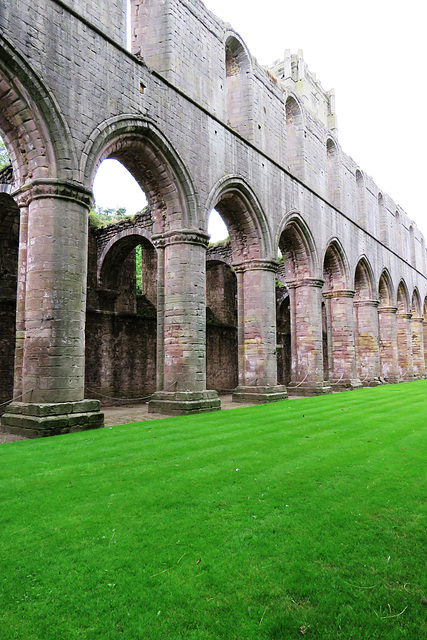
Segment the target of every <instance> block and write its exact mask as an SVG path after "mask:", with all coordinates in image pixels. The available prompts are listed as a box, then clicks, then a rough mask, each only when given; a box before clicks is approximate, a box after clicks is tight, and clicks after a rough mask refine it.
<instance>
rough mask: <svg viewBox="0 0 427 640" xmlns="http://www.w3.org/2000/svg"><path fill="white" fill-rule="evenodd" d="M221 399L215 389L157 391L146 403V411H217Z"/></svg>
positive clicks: (184, 412) (173, 413) (169, 412)
mask: <svg viewBox="0 0 427 640" xmlns="http://www.w3.org/2000/svg"><path fill="white" fill-rule="evenodd" d="M219 409H221V401H220V399H219V398H218V394H217V392H216V391H176V392H169V391H157V392H156V393H155V394H154V395H153V397H152V399H151V400H150V402H149V403H148V413H165V414H167V415H172V416H174V415H175V416H183V415H188V414H190V413H202V412H204V411H218V410H219Z"/></svg>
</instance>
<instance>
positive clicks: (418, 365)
mask: <svg viewBox="0 0 427 640" xmlns="http://www.w3.org/2000/svg"><path fill="white" fill-rule="evenodd" d="M411 330H412V366H413V374H414V377H415V378H424V377H425V374H426V369H425V360H424V336H423V318H422V317H421V316H412V318H411Z"/></svg>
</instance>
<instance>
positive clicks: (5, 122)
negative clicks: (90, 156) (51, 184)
mask: <svg viewBox="0 0 427 640" xmlns="http://www.w3.org/2000/svg"><path fill="white" fill-rule="evenodd" d="M0 103H1V108H0V130H1V131H2V135H3V138H4V142H5V144H6V146H7V148H8V151H9V156H10V159H11V163H12V167H13V175H14V179H15V188H16V189H19V188H20V187H22V186H23V185H24V183H25V182H26V181H28V180H34V179H40V178H42V179H43V178H62V179H76V170H77V159H76V154H75V150H74V146H73V144H72V138H71V135H70V131H69V128H68V126H67V125H66V123H65V121H64V119H63V117H62V114H61V112H60V108H59V106H58V104H57V102H56V101H55V98H54V96H53V94H52V92H51V91H49V89H48V88H47V87H46V86H45V85H44V83H43V82H42V81H41V79H40V77H39V76H38V74H37V73H36V72H35V71H34V70H33V69H32V67H31V66H30V65H29V64H28V61H27V60H26V59H25V58H24V57H23V56H22V55H21V54H20V53H19V52H18V51H17V50H16V49H15V48H14V47H13V45H12V44H11V43H10V42H9V41H8V40H7V38H5V37H4V35H2V34H0Z"/></svg>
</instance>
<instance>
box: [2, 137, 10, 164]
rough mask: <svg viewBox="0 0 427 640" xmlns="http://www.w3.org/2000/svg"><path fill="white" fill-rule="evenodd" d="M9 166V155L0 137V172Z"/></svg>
mask: <svg viewBox="0 0 427 640" xmlns="http://www.w3.org/2000/svg"><path fill="white" fill-rule="evenodd" d="M9 164H10V158H9V154H8V152H7V149H6V145H5V144H4V142H3V139H2V138H1V137H0V171H1V170H2V169H4V168H5V167H7V165H9Z"/></svg>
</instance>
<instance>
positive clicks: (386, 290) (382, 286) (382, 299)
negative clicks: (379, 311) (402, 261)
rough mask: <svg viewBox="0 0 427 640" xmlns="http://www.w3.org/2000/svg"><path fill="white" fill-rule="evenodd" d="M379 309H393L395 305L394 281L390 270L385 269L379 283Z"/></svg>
mask: <svg viewBox="0 0 427 640" xmlns="http://www.w3.org/2000/svg"><path fill="white" fill-rule="evenodd" d="M378 298H379V308H382V307H392V306H393V305H394V304H395V291H394V286H393V280H392V278H391V275H390V272H389V270H388V269H386V268H384V269H383V270H382V272H381V276H380V279H379V281H378Z"/></svg>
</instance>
